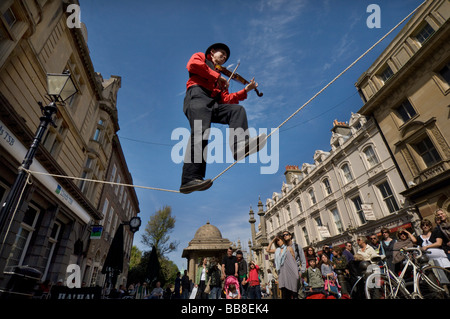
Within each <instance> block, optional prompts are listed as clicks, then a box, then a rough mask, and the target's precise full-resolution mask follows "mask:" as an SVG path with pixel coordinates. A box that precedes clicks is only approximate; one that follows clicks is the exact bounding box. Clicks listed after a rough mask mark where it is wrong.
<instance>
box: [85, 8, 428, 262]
mask: <svg viewBox="0 0 450 319" xmlns="http://www.w3.org/2000/svg"><path fill="white" fill-rule="evenodd" d="M372 3H375V4H378V5H379V6H380V9H381V28H373V29H371V28H369V27H368V26H367V24H366V20H367V18H368V17H369V15H370V13H368V12H366V10H367V7H368V5H370V4H372ZM421 3H422V1H418V0H391V1H384V0H383V1H381V0H380V1H377V0H370V1H366V0H351V1H350V0H340V1H331V0H320V1H319V0H316V1H313V0H249V1H240V0H239V1H237V0H227V1H213V0H207V1H205V0H197V1H181V0H165V1H145V0H130V1H118V0H109V1H106V0H95V1H84V0H81V1H80V4H81V21H82V22H84V23H85V24H86V26H87V29H88V46H89V49H90V53H91V58H92V60H93V63H94V67H95V70H96V72H100V73H102V75H103V77H104V78H109V77H110V76H111V75H118V76H121V77H122V88H121V89H120V90H119V94H118V103H117V107H118V112H119V125H120V130H119V131H118V133H117V134H118V136H119V138H120V141H121V144H122V148H123V151H124V153H125V158H126V160H127V163H128V167H129V170H130V172H131V174H132V176H133V181H134V184H136V185H142V186H151V187H159V188H166V189H174V190H178V188H179V186H180V181H181V171H182V164H177V163H174V161H173V160H172V158H171V152H172V147H173V146H174V145H176V144H177V143H179V142H180V141H179V140H172V139H171V135H172V132H173V131H174V130H175V129H177V128H189V125H188V121H187V119H186V117H185V115H184V114H183V111H182V106H183V99H184V92H185V85H186V81H187V78H188V73H187V70H186V63H187V61H188V60H189V58H190V56H191V55H192V54H193V53H195V52H204V51H205V49H206V48H207V47H208V46H209V45H210V44H212V43H215V42H224V43H226V44H228V46H229V47H230V49H231V55H230V58H229V60H228V61H227V63H226V64H225V66H228V65H230V64H234V65H236V63H237V61H240V66H239V69H238V73H239V74H241V75H242V76H243V77H245V78H247V79H251V78H252V77H255V80H256V81H257V82H258V83H259V89H260V91H261V92H263V93H264V96H263V97H262V98H259V97H257V96H256V94H254V92H251V94H249V97H248V99H247V100H246V101H244V102H241V104H242V105H243V106H244V107H245V108H246V110H247V116H248V119H249V126H250V127H253V128H255V129H257V130H258V129H260V128H266V129H268V131H270V129H271V128H274V127H277V126H278V125H279V124H280V123H282V122H283V120H284V119H286V118H287V117H288V116H289V115H291V114H292V113H293V112H294V111H295V110H296V109H297V108H298V107H300V106H301V105H303V103H305V102H306V101H307V100H308V99H309V98H311V97H312V96H313V95H314V94H315V93H316V92H318V91H319V90H320V89H321V88H322V87H323V86H325V85H326V84H327V83H328V82H329V81H331V80H332V79H333V78H334V77H335V76H336V75H337V74H339V73H340V72H341V71H342V70H344V69H345V68H346V67H347V66H348V65H350V64H351V63H352V62H353V61H354V60H355V59H356V58H358V57H359V56H360V55H361V54H362V53H363V52H364V51H366V50H367V49H368V48H369V47H370V46H371V45H372V44H374V43H375V42H376V41H377V40H378V39H379V38H381V37H382V36H383V35H384V34H385V33H387V32H388V31H389V30H390V29H391V28H392V27H393V26H395V25H396V24H397V23H398V22H399V21H400V20H401V19H403V18H404V17H405V16H407V15H408V14H409V13H410V12H411V11H412V10H414V9H415V8H416V7H417V6H419V5H420V4H421ZM398 30H400V29H398ZM397 32H398V31H397ZM397 32H395V33H394V35H395V34H396V33H397ZM394 35H391V36H390V37H389V38H387V39H386V40H385V41H384V42H382V43H381V45H380V46H378V47H376V48H375V49H374V50H373V51H372V52H371V53H370V54H369V55H367V56H366V57H365V58H364V59H363V60H361V61H360V62H359V63H358V64H356V65H355V66H354V67H353V68H352V69H351V70H349V71H348V72H347V73H346V74H345V75H343V76H342V77H341V78H340V79H339V80H338V81H336V82H335V83H334V84H333V85H332V86H330V87H329V88H328V89H327V90H326V91H325V92H323V93H322V94H321V95H320V96H319V97H318V98H317V99H316V100H314V101H313V102H312V103H310V104H309V105H308V106H307V107H305V108H304V109H303V110H302V111H301V112H299V113H298V114H297V115H296V116H295V117H294V118H293V119H291V120H290V121H289V122H288V123H287V124H286V125H284V126H283V127H282V128H281V129H280V134H279V157H278V158H279V167H278V170H277V172H276V173H275V174H261V170H260V168H261V166H262V164H261V163H249V162H248V160H247V161H245V163H238V164H237V165H235V166H234V167H233V168H231V169H230V170H229V171H228V172H226V173H225V174H224V175H222V176H221V177H220V178H219V179H217V180H216V181H215V182H214V185H213V186H212V188H211V189H209V190H208V191H205V192H196V193H192V194H189V195H183V194H176V193H167V192H160V191H152V190H145V189H139V188H138V189H136V192H137V195H138V199H139V202H140V209H141V213H140V216H141V218H142V220H143V226H142V227H141V230H140V231H139V232H137V233H136V235H135V240H134V244H135V245H137V246H138V247H139V248H140V249H141V250H149V248H148V247H145V246H143V245H142V243H141V235H142V233H143V230H144V228H145V225H146V223H147V222H148V220H149V218H150V216H151V215H152V214H153V213H154V212H156V211H157V210H158V209H160V208H162V207H163V206H165V205H169V206H171V207H172V212H173V214H174V215H175V217H176V227H175V229H174V231H173V232H172V233H171V238H172V239H173V240H177V241H179V243H180V244H179V246H178V250H177V251H175V252H173V253H171V254H170V255H169V256H168V257H169V258H170V259H171V260H172V261H174V262H175V263H176V264H177V265H178V266H179V268H183V269H184V268H186V260H185V259H182V258H181V254H182V251H183V249H184V248H186V247H187V246H188V243H189V241H190V240H191V239H192V238H193V236H194V234H195V231H196V230H197V229H198V228H199V227H200V226H202V225H204V224H205V223H206V222H207V221H210V223H211V224H213V225H215V226H217V227H218V228H219V229H220V231H221V232H222V235H223V237H225V238H228V239H230V240H231V241H233V242H236V241H237V240H238V239H240V240H241V243H242V245H243V246H244V248H246V249H248V247H247V245H248V240H249V239H250V237H251V233H250V224H249V223H248V219H249V215H248V213H249V208H250V206H253V209H254V210H255V212H256V211H257V203H258V197H259V196H261V199H262V201H263V203H264V204H265V201H266V199H267V198H271V197H272V193H273V192H280V190H281V186H282V183H283V181H284V172H285V166H286V165H299V166H301V165H302V164H303V163H312V162H313V155H314V152H315V151H316V150H324V151H329V149H330V144H329V142H330V138H331V132H330V130H331V128H332V122H333V121H334V119H338V120H339V121H348V120H349V118H350V116H351V112H357V111H358V110H359V109H360V108H361V107H362V101H361V99H360V97H359V95H358V93H357V92H356V89H355V86H354V83H355V82H356V81H357V79H358V78H359V76H360V75H361V74H362V73H363V72H364V71H366V70H367V68H368V67H369V66H370V65H371V64H372V63H373V61H374V60H375V59H376V58H377V57H378V55H379V54H380V53H381V52H382V51H383V49H384V48H385V47H386V45H387V44H388V43H389V41H390V40H392V39H393V36H394ZM242 88H243V85H242V84H240V83H237V82H233V81H232V82H231V87H230V91H232V92H234V91H238V90H240V89H242ZM213 127H214V128H217V129H220V130H222V131H223V132H224V133H223V134H224V135H225V131H224V129H225V127H224V126H222V125H218V124H214V125H213ZM268 143H269V144H270V140H269V142H268ZM271 149H272V146H271V145H268V154H269V155H270V150H271ZM228 166H229V163H212V164H209V165H208V167H207V178H213V177H215V176H217V174H219V173H220V172H222V171H223V170H224V169H225V168H226V167H228Z"/></svg>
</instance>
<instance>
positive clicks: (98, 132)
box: [92, 119, 104, 143]
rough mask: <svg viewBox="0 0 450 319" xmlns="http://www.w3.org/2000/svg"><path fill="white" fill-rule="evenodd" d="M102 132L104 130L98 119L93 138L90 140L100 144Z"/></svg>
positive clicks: (101, 121) (101, 122)
mask: <svg viewBox="0 0 450 319" xmlns="http://www.w3.org/2000/svg"><path fill="white" fill-rule="evenodd" d="M103 130H104V126H103V120H101V119H100V120H99V121H98V123H97V129H96V130H95V133H94V137H93V138H92V139H93V140H94V141H97V142H99V143H100V142H101V139H102V132H103Z"/></svg>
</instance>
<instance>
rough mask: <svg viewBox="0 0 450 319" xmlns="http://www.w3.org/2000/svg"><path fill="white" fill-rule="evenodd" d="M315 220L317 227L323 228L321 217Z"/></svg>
mask: <svg viewBox="0 0 450 319" xmlns="http://www.w3.org/2000/svg"><path fill="white" fill-rule="evenodd" d="M314 220H315V221H316V224H317V227H321V226H323V224H322V219H321V218H320V216H319V217H316V218H314Z"/></svg>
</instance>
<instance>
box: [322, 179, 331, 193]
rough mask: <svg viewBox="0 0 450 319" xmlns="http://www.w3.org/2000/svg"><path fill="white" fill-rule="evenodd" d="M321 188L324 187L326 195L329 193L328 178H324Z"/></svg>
mask: <svg viewBox="0 0 450 319" xmlns="http://www.w3.org/2000/svg"><path fill="white" fill-rule="evenodd" d="M322 183H323V188H324V189H325V194H326V195H331V193H332V190H331V185H330V181H329V180H328V178H325V179H324V180H323V181H322Z"/></svg>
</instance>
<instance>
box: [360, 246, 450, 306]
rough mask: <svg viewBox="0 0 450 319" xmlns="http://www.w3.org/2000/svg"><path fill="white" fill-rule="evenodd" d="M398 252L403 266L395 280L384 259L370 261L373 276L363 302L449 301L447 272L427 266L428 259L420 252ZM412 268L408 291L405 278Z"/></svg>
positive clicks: (411, 249) (409, 250)
mask: <svg viewBox="0 0 450 319" xmlns="http://www.w3.org/2000/svg"><path fill="white" fill-rule="evenodd" d="M400 252H401V253H402V254H403V255H404V256H405V257H406V263H405V265H404V266H403V269H402V271H401V273H400V275H399V276H397V275H396V274H395V273H394V272H392V271H391V270H390V269H389V268H388V266H387V263H386V257H385V256H384V255H380V256H377V257H373V258H372V260H371V261H372V262H373V263H375V264H379V263H382V265H381V266H379V267H377V266H376V265H373V266H374V267H371V268H373V270H374V272H373V273H371V274H370V275H369V276H368V277H367V280H366V282H365V288H364V291H365V295H366V298H367V299H403V298H405V299H449V298H450V292H449V287H450V271H449V270H447V269H445V268H442V267H439V266H434V265H430V264H429V263H428V258H427V257H426V256H424V255H423V254H422V250H421V249H420V248H416V247H413V248H404V249H401V250H400ZM411 268H412V274H413V276H412V285H413V287H412V290H411V291H410V289H411V288H410V289H408V286H410V285H408V284H410V283H411V282H409V283H408V281H407V278H405V274H406V273H407V272H408V271H410V270H411Z"/></svg>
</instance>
